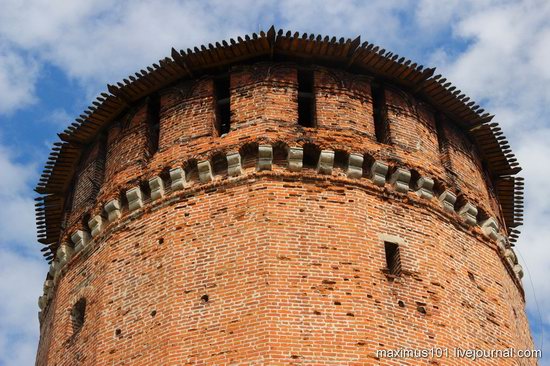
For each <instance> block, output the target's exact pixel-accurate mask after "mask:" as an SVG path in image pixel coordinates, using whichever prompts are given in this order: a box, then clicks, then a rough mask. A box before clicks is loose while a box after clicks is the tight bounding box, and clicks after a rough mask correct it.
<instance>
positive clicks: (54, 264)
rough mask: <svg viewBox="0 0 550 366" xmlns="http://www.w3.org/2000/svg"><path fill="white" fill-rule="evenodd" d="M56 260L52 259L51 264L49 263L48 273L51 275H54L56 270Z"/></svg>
mask: <svg viewBox="0 0 550 366" xmlns="http://www.w3.org/2000/svg"><path fill="white" fill-rule="evenodd" d="M57 269H58V268H57V262H56V261H53V262H52V263H51V264H50V268H49V269H48V274H49V275H50V276H52V277H55V272H57Z"/></svg>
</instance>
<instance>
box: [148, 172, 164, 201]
mask: <svg viewBox="0 0 550 366" xmlns="http://www.w3.org/2000/svg"><path fill="white" fill-rule="evenodd" d="M149 188H150V189H151V199H152V200H157V199H159V198H162V197H164V181H163V180H162V178H161V177H153V178H151V179H149Z"/></svg>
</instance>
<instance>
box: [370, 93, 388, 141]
mask: <svg viewBox="0 0 550 366" xmlns="http://www.w3.org/2000/svg"><path fill="white" fill-rule="evenodd" d="M371 93H372V116H373V119H374V133H375V135H376V141H378V142H380V143H383V144H389V143H390V130H389V126H388V119H387V114H386V97H385V91H384V87H383V86H382V85H381V84H379V83H372V85H371Z"/></svg>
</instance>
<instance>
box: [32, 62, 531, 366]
mask: <svg viewBox="0 0 550 366" xmlns="http://www.w3.org/2000/svg"><path fill="white" fill-rule="evenodd" d="M315 70H316V71H315V86H314V90H315V100H316V111H317V127H315V128H303V127H301V126H299V125H297V106H296V103H297V85H296V84H297V83H296V69H295V66H293V65H290V64H274V65H269V64H258V65H251V66H243V67H239V68H235V69H234V70H233V72H232V73H231V90H232V94H231V110H232V115H231V123H232V127H231V128H232V130H231V132H230V133H229V134H227V135H226V136H224V137H217V136H215V132H214V128H213V126H214V118H215V116H214V112H213V108H214V101H213V98H212V85H213V84H212V80H211V78H209V77H208V76H205V77H203V78H201V79H199V80H197V81H194V82H188V83H184V84H181V85H176V86H171V87H169V88H167V89H166V90H163V91H161V92H160V95H161V113H160V118H161V121H160V144H159V145H160V146H159V151H158V152H156V153H155V154H154V155H153V156H149V153H148V150H147V126H146V108H145V106H144V105H141V106H138V107H137V109H136V112H135V113H134V114H131V113H129V114H128V116H126V117H124V116H123V118H121V119H120V120H119V122H120V123H119V124H113V126H111V127H110V128H109V130H108V144H107V145H108V152H107V163H106V179H105V181H104V184H103V186H102V188H101V191H100V194H99V196H98V198H97V200H96V203H95V204H94V205H93V207H91V208H90V209H89V210H88V211H86V212H82V211H74V212H73V217H74V218H75V221H74V222H76V221H78V220H76V218H80V217H82V215H84V214H86V213H89V214H92V215H95V214H99V213H101V210H102V207H103V205H104V204H105V203H106V202H107V201H108V200H110V199H112V198H114V197H120V192H123V191H125V190H126V189H128V188H131V187H134V186H137V185H138V184H139V183H140V182H141V183H142V184H143V183H144V182H146V180H147V179H149V178H151V177H153V176H155V175H158V174H159V173H160V172H162V171H166V169H168V168H173V167H176V166H187V165H188V164H189V162H191V161H195V160H197V161H201V160H206V159H209V158H212V157H213V156H214V155H215V154H218V155H219V154H220V153H221V154H222V155H221V156H222V157H223V155H224V154H226V153H228V152H234V151H241V153H242V154H244V152H245V151H247V149H245V148H243V146H245V145H247V144H249V145H248V146H249V147H254V146H256V145H255V144H262V143H270V144H274V145H275V144H279V145H280V146H283V145H284V146H303V145H304V144H306V143H313V144H314V145H315V146H316V147H317V148H318V149H332V150H335V151H336V150H342V151H344V152H346V153H350V152H357V153H361V154H365V157H367V158H372V159H375V158H376V159H381V160H383V161H386V162H388V163H390V165H396V166H401V167H406V168H408V169H414V170H416V171H417V172H418V173H419V174H421V175H426V176H430V177H433V178H435V179H436V180H438V181H439V182H441V184H443V185H445V187H446V188H449V189H452V190H454V191H457V192H458V191H460V192H463V194H464V195H465V196H466V197H467V198H469V199H471V200H472V201H475V202H476V203H478V204H479V205H481V206H482V207H484V209H485V210H486V212H487V214H489V215H492V216H498V215H499V208H498V203H497V202H496V200H495V198H494V196H491V195H490V194H489V193H487V192H488V190H487V189H486V188H485V187H486V184H485V180H484V178H483V173H482V172H481V167H480V162H479V157H477V156H476V155H475V154H477V152H476V149H472V148H469V145H468V142H467V140H466V137H465V135H464V134H462V133H459V132H457V131H456V130H455V129H453V128H451V127H450V125H449V123H450V122H446V121H444V122H443V124H444V128H443V129H444V131H445V134H446V136H447V137H448V139H449V140H450V141H451V142H452V143H450V145H449V146H450V147H449V152H448V156H449V160H450V163H451V165H450V168H451V169H452V170H453V171H455V170H456V182H454V183H453V182H452V181H451V180H450V179H449V178H448V177H447V175H446V174H445V169H444V167H443V157H442V156H441V154H440V152H439V147H438V141H437V131H436V127H435V119H434V112H433V111H432V110H431V108H430V107H429V106H425V105H423V104H422V103H421V102H420V101H418V100H415V99H414V98H413V97H412V96H410V95H407V94H406V93H405V94H401V93H396V92H395V91H392V90H391V88H390V89H387V90H389V91H388V92H387V94H386V99H387V102H388V110H389V117H390V121H391V122H390V123H391V125H390V131H391V133H392V142H393V143H392V144H379V143H377V142H376V139H375V137H374V126H373V118H372V98H371V96H370V84H369V81H368V79H365V78H362V77H361V78H357V77H355V76H353V75H349V74H345V73H343V72H340V71H334V70H328V69H325V68H316V69H315ZM338 78H341V79H342V81H341V82H339V81H338V80H339V79H338ZM405 97H406V98H405ZM250 154H251V156H252V158H251V159H252V160H250V161H249V160H246V169H245V170H244V176H242V177H239V178H228V177H227V175H226V174H225V173H224V172H223V171H222V172H220V174H219V175H218V176H217V177H216V179H215V181H214V182H213V183H209V184H201V183H199V182H198V181H197V179H196V173H195V178H194V182H193V183H192V184H191V187H189V188H186V189H184V190H183V191H178V192H170V190H169V183H168V181H167V182H166V184H167V197H165V198H164V199H162V200H160V201H155V202H150V201H149V200H147V201H146V203H145V207H144V209H140V210H138V211H136V212H135V213H132V214H129V213H128V212H127V210H125V211H124V212H123V216H122V217H121V218H120V219H118V220H116V221H115V222H113V223H111V224H109V225H108V226H106V228H104V230H103V231H102V232H101V234H100V235H99V236H98V237H96V238H94V239H93V240H92V241H91V242H90V244H89V246H88V248H87V249H86V250H84V251H81V252H79V253H78V254H77V255H76V256H75V257H73V258H72V259H71V261H70V262H69V263H68V264H67V265H66V266H65V267H64V269H63V272H62V273H61V275H60V279H59V283H58V284H57V286H56V288H55V289H54V296H53V300H52V301H51V302H50V303H49V305H48V306H47V307H46V309H45V310H44V316H43V318H42V325H41V340H40V346H39V351H38V356H37V364H38V365H45V364H49V365H74V364H85V365H95V364H97V365H107V364H109V365H110V364H116V365H130V364H131V365H151V364H159V365H161V364H162V365H181V364H209V365H210V364H232V363H238V362H241V363H242V364H254V363H255V364H297V363H313V364H329V363H332V364H377V363H378V362H379V360H376V359H375V358H374V351H375V350H376V349H382V348H385V349H391V348H398V347H410V348H428V347H435V346H440V347H454V346H460V347H462V348H471V347H481V348H484V349H490V348H504V347H515V348H518V349H519V348H530V347H532V340H531V338H530V334H529V327H528V324H527V319H526V315H525V311H524V301H523V297H522V296H523V293H522V290H521V288H519V287H518V282H517V280H515V278H514V275H513V273H511V270H510V269H509V267H508V266H507V265H506V264H505V263H504V262H503V259H502V257H501V256H499V254H498V253H497V249H496V245H495V243H494V242H493V241H491V240H489V239H487V238H486V237H485V236H483V235H482V234H481V231H480V230H479V228H468V227H466V226H465V225H463V224H462V223H461V221H460V219H459V217H458V216H457V215H456V214H454V213H452V214H449V213H445V212H444V211H443V210H442V209H441V207H440V206H439V203H438V202H437V200H436V199H433V200H425V199H420V198H419V197H418V196H416V194H414V193H413V192H409V193H408V194H396V193H393V191H392V190H391V187H390V186H389V185H388V184H387V185H386V187H385V188H378V187H375V186H374V185H372V183H371V182H370V180H368V179H367V178H366V177H364V178H361V179H358V180H351V179H348V178H346V177H345V174H344V171H343V170H341V169H335V171H334V172H333V174H332V176H323V175H320V174H318V173H316V172H314V171H313V170H311V169H305V170H304V171H303V172H299V173H291V172H289V171H288V170H287V169H286V166H285V162H284V159H281V157H280V156H279V155H281V154H283V155H284V151H283V152H282V153H281V154H279V155H277V156H275V160H276V162H277V164H276V165H274V168H273V171H272V172H256V171H255V163H254V158H253V155H254V154H253V153H250ZM243 163H244V161H243ZM368 166H369V165H368V164H366V165H365V167H368ZM194 169H196V168H194ZM81 174H82V173H81ZM365 174H366V173H365ZM81 176H83V175H81ZM453 184H454V185H453ZM474 188H477V189H474ZM77 227H82V225H81V224H74V225H70V226H69V227H67V228H66V231H65V232H64V234H63V237H62V240H63V242H65V243H68V242H69V237H70V235H71V234H72V233H74V231H75V230H76V228H77ZM381 234H386V235H393V236H396V237H398V238H399V241H400V243H401V244H400V253H401V260H402V267H403V275H402V276H401V277H400V278H397V279H395V280H393V281H392V280H390V278H388V276H387V275H386V273H385V272H384V268H385V266H386V265H385V254H384V238H383V237H381V236H380V235H381ZM204 295H208V301H207V302H206V301H204V300H203V299H204V298H203V296H204ZM81 297H85V298H86V299H87V310H86V321H85V325H84V327H83V328H82V330H81V331H80V332H79V333H78V334H76V335H72V329H71V322H70V311H71V307H72V306H73V304H74V303H75V302H76V301H77V300H78V299H79V298H81ZM424 310H425V313H424ZM117 329H118V330H119V331H117ZM425 361H426V362H424V363H422V362H420V361H418V363H420V364H430V363H429V360H425ZM435 361H439V362H440V364H442V365H443V364H445V365H468V364H474V363H473V362H470V363H469V362H468V361H467V360H464V359H461V360H435ZM516 361H517V360H484V361H482V362H484V363H483V364H487V365H505V364H510V365H512V364H517V363H516ZM380 363H381V364H399V363H400V362H395V361H394V363H392V362H391V361H390V360H380ZM413 363H414V364H417V362H416V361H415V362H413ZM476 364H479V363H476ZM523 364H526V365H533V364H535V363H534V362H532V360H530V361H529V360H528V361H525V362H524V363H523Z"/></svg>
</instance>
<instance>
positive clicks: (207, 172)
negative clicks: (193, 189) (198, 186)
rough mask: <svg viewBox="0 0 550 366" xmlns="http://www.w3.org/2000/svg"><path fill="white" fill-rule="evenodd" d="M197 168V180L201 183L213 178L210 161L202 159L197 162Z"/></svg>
mask: <svg viewBox="0 0 550 366" xmlns="http://www.w3.org/2000/svg"><path fill="white" fill-rule="evenodd" d="M197 169H198V170H199V180H200V181H201V183H208V182H210V181H212V179H214V177H213V176H212V166H211V165H210V161H208V160H204V161H201V162H199V163H198V164H197Z"/></svg>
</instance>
